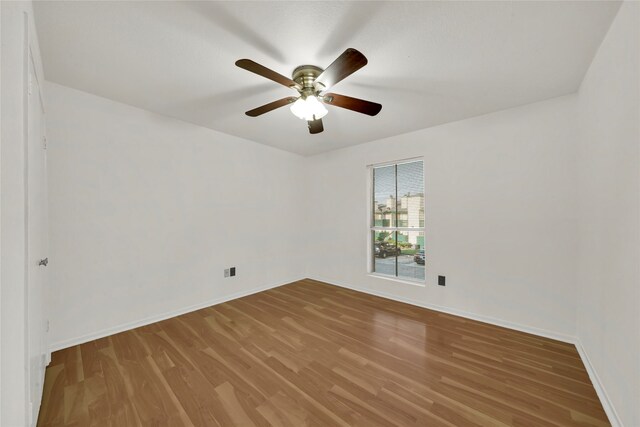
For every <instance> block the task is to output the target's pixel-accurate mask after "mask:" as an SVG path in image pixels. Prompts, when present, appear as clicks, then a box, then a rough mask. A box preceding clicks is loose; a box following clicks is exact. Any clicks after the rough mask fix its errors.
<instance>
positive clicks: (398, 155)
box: [307, 95, 576, 339]
mask: <svg viewBox="0 0 640 427" xmlns="http://www.w3.org/2000/svg"><path fill="white" fill-rule="evenodd" d="M575 109H576V96H575V95H572V96H566V97H561V98H555V99H552V100H549V101H545V102H540V103H536V104H531V105H527V106H524V107H519V108H514V109H510V110H505V111H501V112H497V113H493V114H489V115H484V116H480V117H477V118H473V119H469V120H464V121H460V122H455V123H450V124H446V125H442V126H437V127H434V128H430V129H425V130H421V131H418V132H413V133H410V134H406V135H401V136H397V137H393V138H387V139H384V140H380V141H377V142H373V143H368V144H364V145H359V146H355V147H352V148H347V149H343V150H339V151H333V152H330V153H326V154H323V155H318V156H314V157H312V158H310V159H308V166H307V168H308V170H309V176H310V177H311V182H310V200H309V206H310V207H311V209H310V215H309V219H308V223H309V227H310V229H309V231H310V233H309V238H308V240H309V241H310V248H311V249H310V256H311V258H310V259H311V260H312V261H311V262H309V271H308V275H309V276H310V277H312V278H316V279H319V280H325V281H329V282H333V283H336V284H342V285H346V286H350V287H354V288H356V289H362V290H367V291H372V292H377V293H383V294H386V295H389V296H391V297H394V298H397V299H403V300H408V301H412V302H415V303H417V304H422V305H430V306H439V307H441V308H445V309H448V310H451V311H455V312H459V313H466V314H472V315H475V316H476V317H481V318H487V319H492V320H493V321H499V322H502V323H504V324H511V325H515V326H520V327H525V328H527V329H529V330H534V331H536V332H538V333H541V334H546V335H551V336H557V337H560V338H565V339H571V337H572V336H573V335H574V333H575V316H576V308H575V303H574V297H575V251H576V226H575V217H574V214H575V196H574V190H575V185H576V183H575V177H576V165H575V159H574V157H575V156H574V154H575V149H576V144H575V141H576V127H575V124H576V123H575V121H574V118H575V111H576V110H575ZM383 113H384V111H383ZM417 156H423V157H424V162H425V181H426V187H425V195H426V205H427V206H426V214H425V216H426V219H425V226H426V233H425V242H426V253H427V265H426V268H427V284H426V286H425V287H419V286H415V285H410V284H404V283H398V282H392V281H388V280H385V279H380V278H374V277H371V276H369V275H368V274H367V264H366V260H367V233H368V230H367V215H368V212H367V208H368V207H367V192H366V188H367V179H368V174H367V168H366V166H367V165H368V164H375V163H380V162H388V161H393V160H400V159H404V158H411V157H417ZM437 275H444V276H446V277H447V286H446V287H439V286H437V285H436V281H437Z"/></svg>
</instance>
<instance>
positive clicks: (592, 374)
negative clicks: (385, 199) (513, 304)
mask: <svg viewBox="0 0 640 427" xmlns="http://www.w3.org/2000/svg"><path fill="white" fill-rule="evenodd" d="M311 279H312V280H317V281H319V282H324V283H328V284H330V285H334V286H339V287H342V288H346V289H351V290H353V291H358V292H363V293H365V294H369V295H374V296H377V297H381V298H386V299H390V300H393V301H399V302H403V303H406V304H411V305H415V306H417V307H422V308H427V309H430V310H435V311H439V312H442V313H447V314H453V315H455V316H460V317H464V318H466V319H471V320H477V321H479V322H484V323H490V324H492V325H496V326H502V327H504V328H507V329H513V330H516V331H520V332H526V333H529V334H533V335H538V336H541V337H545V338H551V339H554V340H557V341H562V342H566V343H568V344H573V345H575V347H576V350H577V351H578V354H579V355H580V359H581V360H582V363H583V364H584V366H585V369H586V370H587V373H588V374H589V379H590V380H591V383H592V384H593V388H594V389H595V390H596V393H597V395H598V398H599V399H600V403H602V407H603V409H604V411H605V413H606V414H607V417H608V418H609V422H610V423H611V425H612V426H613V427H623V424H622V422H621V421H620V417H619V416H618V414H617V412H616V410H615V408H614V406H613V404H612V402H611V400H610V399H609V395H608V394H607V392H606V390H605V388H604V386H603V384H602V382H601V381H600V377H598V374H597V372H596V370H595V368H594V366H593V365H592V364H591V360H590V359H589V356H588V355H587V352H586V350H585V349H584V347H583V346H582V342H581V341H580V339H579V338H578V337H575V336H571V335H567V334H561V333H557V332H552V331H547V330H545V329H540V328H535V327H532V326H527V325H522V324H518V323H512V322H508V321H505V320H502V319H496V318H494V317H490V316H483V315H480V314H475V313H469V312H466V311H462V310H457V309H455V308H449V307H443V306H439V305H435V304H428V303H424V302H421V301H414V300H410V299H407V298H400V297H397V296H395V295H390V294H387V293H385V292H379V291H374V290H371V289H362V288H358V287H356V286H350V285H345V284H344V283H338V282H335V281H333V280H328V279H324V278H311Z"/></svg>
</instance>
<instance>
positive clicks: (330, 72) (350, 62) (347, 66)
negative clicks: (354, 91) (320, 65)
mask: <svg viewBox="0 0 640 427" xmlns="http://www.w3.org/2000/svg"><path fill="white" fill-rule="evenodd" d="M365 65H367V58H365V56H364V55H363V54H361V53H360V52H358V51H357V50H355V49H352V48H349V49H347V50H345V51H344V52H343V53H342V55H340V56H339V57H338V58H337V59H336V60H335V61H333V62H332V63H331V65H329V66H328V67H327V68H326V69H325V70H324V71H323V72H322V74H320V75H319V76H318V78H317V79H316V82H318V83H321V84H322V85H323V86H324V87H325V90H326V89H329V88H330V87H331V86H333V85H335V84H336V83H338V82H339V81H341V80H342V79H344V78H345V77H347V76H349V75H351V74H353V73H355V72H356V71H358V70H359V69H360V68H362V67H364V66H365Z"/></svg>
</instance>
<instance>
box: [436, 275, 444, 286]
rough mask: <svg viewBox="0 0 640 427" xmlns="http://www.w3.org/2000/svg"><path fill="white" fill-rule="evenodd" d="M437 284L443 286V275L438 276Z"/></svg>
mask: <svg viewBox="0 0 640 427" xmlns="http://www.w3.org/2000/svg"><path fill="white" fill-rule="evenodd" d="M438 286H445V277H444V276H438Z"/></svg>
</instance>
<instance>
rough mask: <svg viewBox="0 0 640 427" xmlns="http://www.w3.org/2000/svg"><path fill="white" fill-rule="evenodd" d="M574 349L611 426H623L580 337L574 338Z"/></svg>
mask: <svg viewBox="0 0 640 427" xmlns="http://www.w3.org/2000/svg"><path fill="white" fill-rule="evenodd" d="M574 344H575V346H576V349H577V350H578V354H579V355H580V358H581V359H582V363H584V367H585V368H586V369H587V373H588V374H589V379H590V380H591V384H593V388H595V389H596V393H597V394H598V398H599V399H600V403H602V407H603V408H604V412H605V413H606V414H607V417H608V418H609V422H610V423H611V425H612V426H613V427H623V426H622V421H620V417H619V416H618V413H617V412H616V410H615V408H614V406H613V404H612V402H611V400H610V399H609V395H608V394H607V391H606V390H605V388H604V384H602V381H600V377H599V376H598V373H597V372H596V370H595V367H594V366H593V365H592V364H591V360H590V359H589V355H588V354H587V351H586V350H585V349H584V346H583V345H582V341H580V338H576V339H575V342H574Z"/></svg>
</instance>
